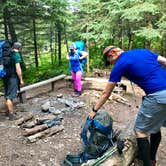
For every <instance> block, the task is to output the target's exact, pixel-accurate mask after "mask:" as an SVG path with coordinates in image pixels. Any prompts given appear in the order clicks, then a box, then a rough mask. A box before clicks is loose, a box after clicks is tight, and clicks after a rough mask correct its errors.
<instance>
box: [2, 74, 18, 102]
mask: <svg viewBox="0 0 166 166" xmlns="http://www.w3.org/2000/svg"><path fill="white" fill-rule="evenodd" d="M18 90H19V84H18V78H17V77H9V78H5V79H4V91H5V95H4V96H5V98H6V99H11V100H12V99H14V98H16V97H17V92H18Z"/></svg>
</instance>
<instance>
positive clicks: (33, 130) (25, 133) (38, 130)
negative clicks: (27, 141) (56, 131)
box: [23, 124, 48, 136]
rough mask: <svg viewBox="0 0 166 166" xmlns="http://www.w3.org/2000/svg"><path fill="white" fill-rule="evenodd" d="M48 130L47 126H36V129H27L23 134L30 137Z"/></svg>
mask: <svg viewBox="0 0 166 166" xmlns="http://www.w3.org/2000/svg"><path fill="white" fill-rule="evenodd" d="M47 128H48V126H47V124H43V125H38V126H35V127H33V128H31V129H25V130H24V133H23V136H29V135H32V134H35V133H38V132H40V131H43V130H45V129H47Z"/></svg>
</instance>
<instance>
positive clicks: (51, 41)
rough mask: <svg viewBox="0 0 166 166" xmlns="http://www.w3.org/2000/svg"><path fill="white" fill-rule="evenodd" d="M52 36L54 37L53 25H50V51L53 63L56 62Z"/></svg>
mask: <svg viewBox="0 0 166 166" xmlns="http://www.w3.org/2000/svg"><path fill="white" fill-rule="evenodd" d="M52 37H53V30H52V26H51V27H50V53H51V64H52V65H53V64H54V57H53V54H54V53H53V47H52V43H53V40H52Z"/></svg>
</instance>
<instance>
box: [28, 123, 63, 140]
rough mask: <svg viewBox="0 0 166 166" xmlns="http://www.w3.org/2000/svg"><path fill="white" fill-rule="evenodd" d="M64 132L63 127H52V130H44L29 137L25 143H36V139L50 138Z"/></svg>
mask: <svg viewBox="0 0 166 166" xmlns="http://www.w3.org/2000/svg"><path fill="white" fill-rule="evenodd" d="M63 130H64V126H62V125H60V126H53V127H52V128H48V129H47V130H44V131H42V132H40V133H36V134H34V135H31V136H29V137H27V142H29V143H33V142H36V141H37V140H38V139H41V138H43V137H46V136H48V137H50V136H52V135H54V134H56V133H58V132H61V131H63Z"/></svg>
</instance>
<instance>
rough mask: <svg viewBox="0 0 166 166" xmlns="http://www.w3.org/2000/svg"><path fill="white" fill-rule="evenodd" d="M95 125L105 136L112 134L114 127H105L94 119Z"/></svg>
mask: <svg viewBox="0 0 166 166" xmlns="http://www.w3.org/2000/svg"><path fill="white" fill-rule="evenodd" d="M93 125H94V126H95V127H96V128H97V129H99V130H100V131H101V132H102V133H103V134H105V135H108V134H110V133H112V126H108V127H105V126H103V125H102V124H101V123H99V122H98V121H97V120H95V119H93Z"/></svg>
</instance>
